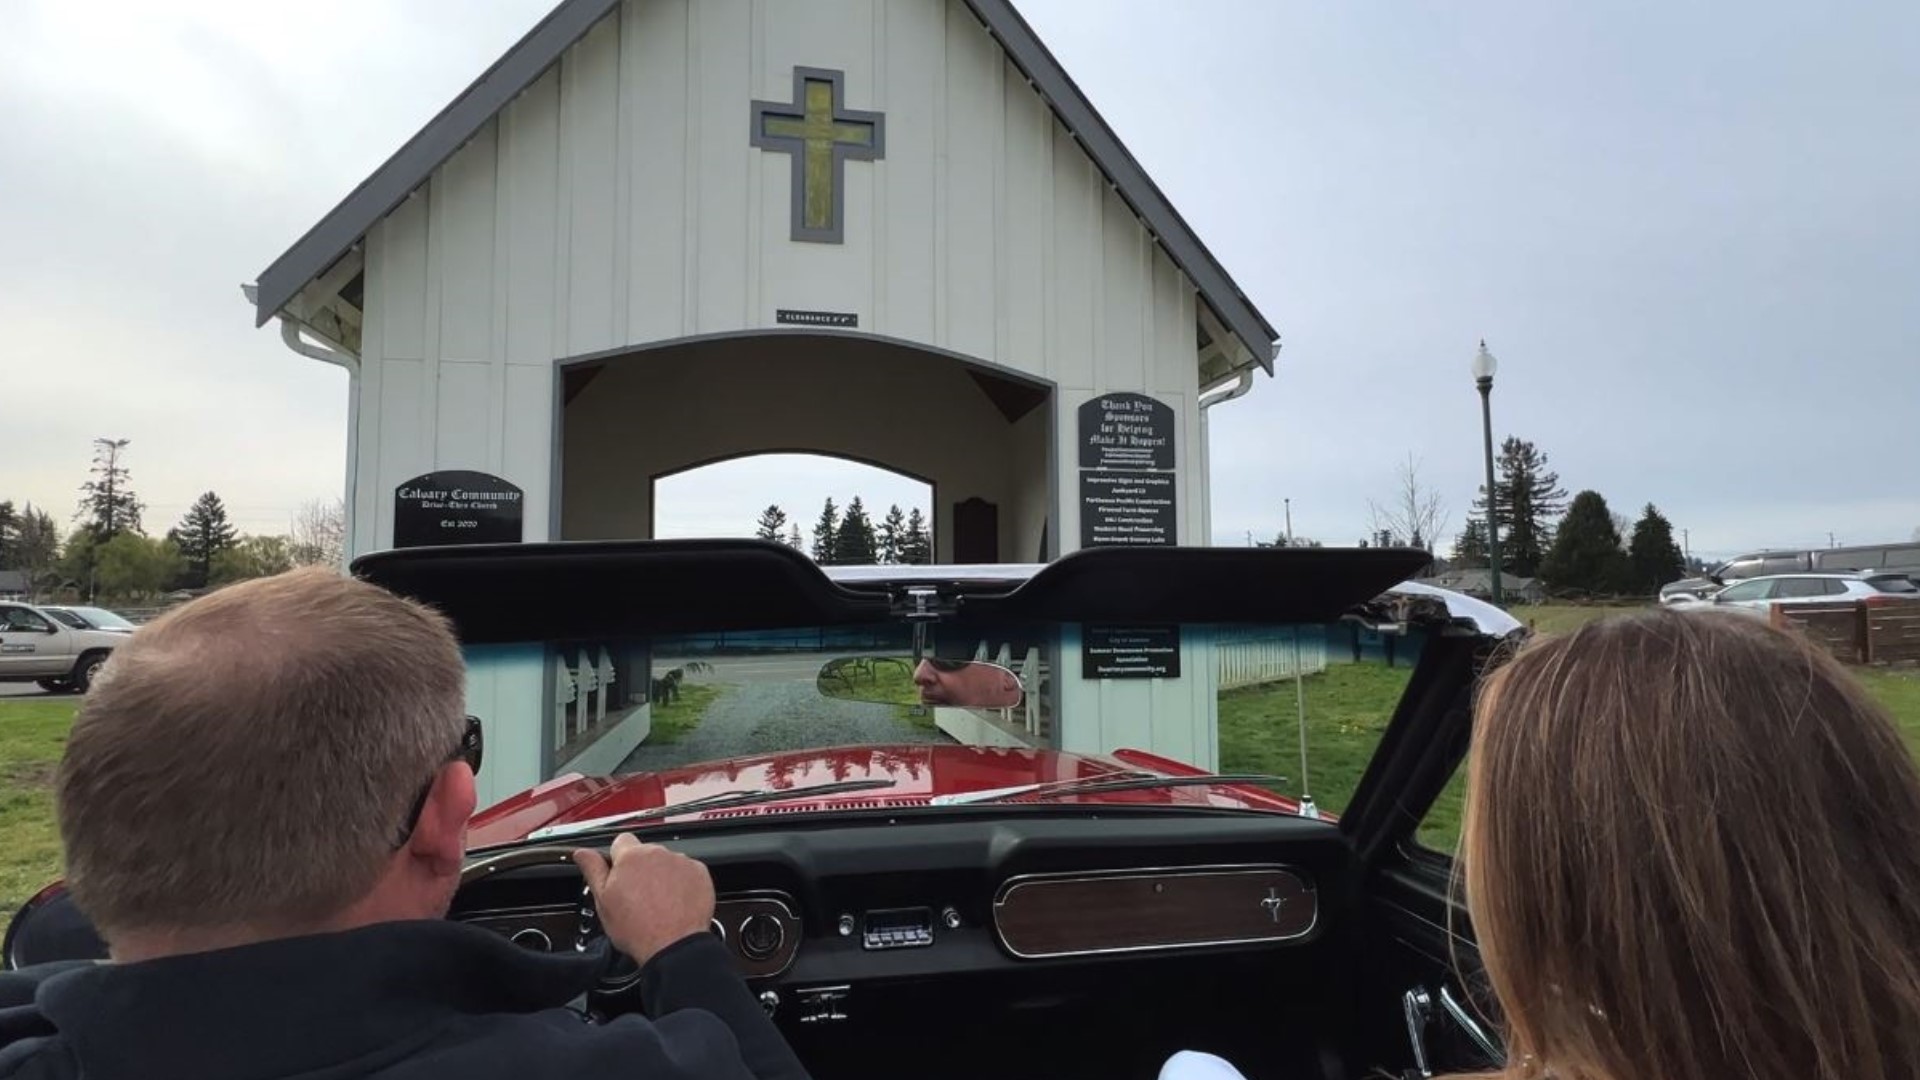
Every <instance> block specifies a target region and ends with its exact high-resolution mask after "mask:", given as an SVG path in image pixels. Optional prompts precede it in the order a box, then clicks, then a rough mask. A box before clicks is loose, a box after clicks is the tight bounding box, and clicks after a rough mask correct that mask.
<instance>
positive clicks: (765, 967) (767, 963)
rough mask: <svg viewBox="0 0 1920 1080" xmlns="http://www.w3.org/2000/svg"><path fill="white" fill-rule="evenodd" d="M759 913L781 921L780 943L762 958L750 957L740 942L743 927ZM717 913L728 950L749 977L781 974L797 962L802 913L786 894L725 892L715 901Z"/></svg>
mask: <svg viewBox="0 0 1920 1080" xmlns="http://www.w3.org/2000/svg"><path fill="white" fill-rule="evenodd" d="M756 915H766V916H770V917H772V918H773V919H774V920H776V921H777V922H779V924H780V947H779V948H777V949H775V950H774V951H773V954H772V955H771V956H768V957H766V958H765V959H761V960H755V959H753V958H752V957H749V956H748V955H747V952H746V949H745V948H743V947H742V945H741V943H740V932H741V930H742V929H743V928H744V927H745V926H746V924H747V920H749V919H751V918H753V917H755V916H756ZM713 917H714V919H715V921H717V922H719V924H720V926H721V927H722V929H723V930H724V931H725V934H726V942H727V951H728V952H730V953H732V954H733V962H734V964H736V965H737V966H738V967H739V969H740V974H741V975H742V976H744V977H746V978H749V979H764V978H767V977H768V976H771V975H778V974H780V973H781V972H783V971H785V970H787V968H789V967H791V966H792V965H793V957H794V954H795V953H797V952H799V951H800V936H801V932H802V927H801V924H800V916H799V914H798V913H797V911H796V910H795V908H794V906H793V904H792V902H791V901H789V900H787V899H786V898H785V897H784V896H771V895H769V896H743V897H737V898H736V897H726V896H723V897H721V898H720V899H719V901H717V902H716V903H715V904H714V905H713Z"/></svg>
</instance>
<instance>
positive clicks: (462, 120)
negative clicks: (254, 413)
mask: <svg viewBox="0 0 1920 1080" xmlns="http://www.w3.org/2000/svg"><path fill="white" fill-rule="evenodd" d="M962 2H963V3H965V4H966V5H967V7H968V9H969V10H971V11H972V12H973V14H974V17H975V18H977V19H979V20H980V22H981V23H982V24H983V25H984V26H985V27H986V28H987V32H988V33H989V34H991V35H992V36H993V38H994V39H995V40H996V41H998V42H999V43H1000V46H1001V48H1002V49H1004V50H1005V51H1006V54H1007V57H1008V58H1009V59H1010V60H1012V61H1013V64H1014V66H1015V67H1017V68H1019V69H1020V71H1021V73H1022V74H1023V75H1025V76H1026V77H1027V80H1028V81H1029V82H1030V83H1032V84H1033V87H1034V89H1035V90H1036V91H1037V92H1038V93H1039V94H1040V96H1041V98H1042V99H1043V100H1045V101H1046V103H1047V106H1048V108H1050V109H1052V110H1053V114H1054V116H1055V117H1057V118H1058V119H1059V121H1060V122H1061V124H1063V125H1064V126H1065V127H1066V129H1067V130H1068V131H1069V132H1071V133H1072V134H1073V135H1074V137H1075V138H1076V139H1077V140H1078V141H1079V142H1080V144H1081V146H1083V147H1084V148H1085V149H1086V151H1087V155H1088V156H1089V157H1091V158H1092V159H1093V162H1094V164H1095V165H1096V166H1098V167H1099V169H1100V171H1101V172H1102V173H1104V174H1105V175H1106V177H1107V180H1108V181H1109V182H1111V183H1112V184H1113V186H1114V188H1115V190H1116V191H1117V192H1118V194H1119V195H1120V198H1121V199H1123V200H1125V201H1126V203H1127V205H1128V206H1129V207H1131V208H1132V210H1133V212H1134V214H1135V215H1136V216H1137V217H1139V219H1140V220H1141V222H1142V223H1143V224H1145V225H1146V227H1147V231H1148V233H1149V234H1151V235H1152V237H1153V239H1154V241H1155V242H1156V243H1158V244H1159V245H1160V247H1161V248H1162V249H1164V250H1165V251H1166V252H1167V255H1168V257H1170V258H1171V259H1172V260H1173V261H1174V264H1175V265H1177V266H1179V267H1180V269H1181V271H1182V272H1183V273H1185V274H1186V275H1187V277H1188V278H1189V279H1190V280H1192V282H1193V283H1194V286H1195V288H1196V289H1198V290H1199V293H1200V298H1201V300H1202V302H1203V303H1205V304H1206V306H1207V307H1208V308H1210V309H1211V310H1212V311H1213V313H1214V316H1215V317H1216V318H1218V319H1219V320H1220V322H1221V324H1222V325H1223V326H1224V327H1225V328H1226V329H1227V330H1229V331H1230V332H1232V333H1233V335H1234V336H1235V337H1237V338H1239V339H1240V341H1241V343H1242V344H1244V345H1245V346H1246V347H1247V349H1248V350H1249V351H1251V352H1252V353H1253V356H1254V359H1255V360H1257V361H1259V363H1260V366H1261V368H1263V369H1264V370H1265V371H1266V372H1267V374H1269V375H1271V374H1273V358H1274V357H1275V356H1276V355H1278V354H1279V351H1280V345H1279V337H1280V335H1279V333H1278V332H1277V331H1275V330H1274V328H1273V325H1272V324H1271V323H1269V322H1268V321H1267V319H1266V317H1265V316H1263V315H1261V314H1260V311H1259V309H1257V308H1255V307H1254V306H1253V303H1252V301H1250V300H1248V299H1247V296H1246V294H1245V293H1244V292H1242V291H1241V290H1240V287H1239V286H1238V285H1236V284H1235V283H1234V281H1233V278H1232V277H1231V276H1230V275H1228V273H1227V271H1226V269H1225V268H1223V267H1222V266H1221V265H1220V261H1219V260H1218V259H1216V258H1214V257H1213V253H1212V252H1210V251H1208V250H1207V246H1206V245H1205V244H1203V243H1201V242H1200V238H1199V237H1198V236H1196V235H1195V234H1194V232H1193V229H1192V228H1191V227H1190V226H1189V225H1188V224H1187V223H1186V220H1185V219H1184V218H1182V217H1181V216H1180V214H1179V212H1178V211H1176V210H1175V209H1174V208H1173V204H1172V203H1170V202H1168V201H1167V197H1166V196H1165V195H1164V194H1162V193H1161V191H1160V188H1159V187H1158V186H1157V185H1155V184H1154V182H1153V180H1152V179H1151V178H1149V177H1148V176H1147V173H1146V170H1144V169H1142V168H1141V167H1140V163H1139V162H1138V161H1135V160H1134V157H1133V155H1132V154H1130V153H1128V152H1127V149H1126V147H1125V146H1122V145H1121V143H1120V139H1119V137H1118V136H1116V135H1115V134H1114V133H1113V129H1112V128H1110V127H1108V126H1107V122H1106V121H1105V120H1103V119H1102V118H1101V116H1100V114H1099V113H1098V112H1097V111H1095V109H1094V107H1093V104H1092V103H1091V102H1089V101H1088V100H1087V98H1086V95H1084V94H1082V93H1081V92H1080V88H1079V87H1078V86H1076V85H1074V82H1073V80H1072V79H1071V78H1069V77H1068V76H1067V73H1066V71H1065V70H1064V69H1063V68H1061V66H1060V62H1059V61H1058V60H1056V59H1054V56H1053V54H1052V53H1051V52H1049V51H1048V50H1047V47H1046V46H1045V45H1043V44H1042V43H1041V41H1040V39H1039V37H1038V36H1037V35H1035V34H1034V32H1033V28H1032V27H1030V26H1028V25H1027V22H1026V20H1025V19H1023V18H1021V16H1020V13H1019V12H1017V11H1015V10H1014V8H1013V4H1012V3H1011V2H1010V0H962ZM619 4H620V0H563V2H562V3H561V4H560V5H559V6H558V7H556V8H554V9H553V10H552V11H551V12H549V13H548V14H547V17H546V18H544V19H542V20H540V22H539V23H538V24H537V25H536V26H535V27H534V28H533V29H532V30H530V31H528V32H527V35H526V36H525V37H523V38H521V39H520V41H519V42H518V43H516V44H515V45H514V46H513V48H511V49H509V50H507V52H506V55H504V56H502V57H501V58H500V59H499V60H497V61H495V62H494V64H493V66H492V67H490V68H488V69H487V70H486V71H485V72H484V73H482V74H481V76H480V78H479V79H477V80H475V82H474V83H473V85H471V86H469V87H467V89H466V90H465V91H463V92H462V93H461V94H460V96H459V97H457V98H455V99H454V100H453V103H452V104H450V105H448V106H447V107H446V108H445V109H442V110H441V111H440V113H439V115H437V116H435V117H434V118H433V119H432V120H430V121H428V123H427V126H426V127H424V128H421V129H420V131H419V132H418V133H416V134H415V135H414V136H413V138H411V139H408V140H407V142H406V144H405V145H403V146H401V147H400V149H399V150H398V151H396V152H395V153H394V155H393V156H392V157H390V158H388V159H387V160H386V162H385V163H384V164H382V165H381V166H380V167H379V168H378V169H376V170H374V172H373V175H371V176H369V177H367V178H366V179H365V180H363V181H361V182H360V185H359V186H358V187H356V188H354V189H353V190H352V191H351V192H349V193H348V194H347V197H346V198H345V199H343V200H341V202H340V205H338V206H336V207H334V208H333V210H332V211H330V212H329V213H328V214H327V216H326V217H323V218H321V219H320V221H319V223H318V224H316V225H314V226H313V228H311V229H308V230H307V233H306V235H304V236H302V237H301V238H300V239H299V240H297V241H295V242H294V244H293V246H292V247H290V248H288V249H287V250H286V252H285V253H284V254H282V255H281V256H280V257H279V258H278V259H275V260H274V261H273V264H272V265H271V266H269V267H267V268H266V269H265V270H263V271H261V272H260V276H259V277H258V279H257V280H256V283H255V287H254V288H253V289H252V290H249V293H250V296H251V298H252V299H253V302H254V325H255V326H264V325H266V323H267V320H269V319H271V318H273V317H274V315H275V314H277V313H278V312H279V311H280V309H281V308H283V307H285V306H286V305H287V303H288V302H289V301H291V300H292V299H293V298H294V297H295V296H297V295H298V294H299V293H300V290H302V289H304V288H306V287H307V284H308V283H309V282H311V281H313V280H314V279H315V278H317V277H319V276H320V275H321V274H324V273H325V272H326V271H327V270H328V269H329V268H330V267H332V266H333V265H334V264H335V263H336V262H338V261H339V260H340V258H341V257H342V256H344V255H346V254H347V253H348V251H349V250H350V249H351V248H352V247H353V245H355V244H357V243H359V242H360V240H361V238H362V237H364V236H365V235H366V234H367V232H368V231H369V230H370V229H372V228H373V227H374V225H376V224H377V223H378V222H379V221H380V219H381V218H383V217H385V216H386V215H387V214H388V213H390V212H391V211H392V210H393V209H394V208H395V207H397V206H399V205H400V203H401V202H402V201H403V200H404V199H406V197H407V195H408V193H410V192H412V191H413V190H415V189H416V188H418V187H419V186H420V185H421V184H423V183H425V182H426V181H427V179H428V177H430V176H431V175H432V174H433V170H434V169H436V168H438V167H439V166H440V165H441V164H442V163H444V162H445V161H446V160H447V159H448V158H450V157H452V156H453V154H454V152H455V151H457V150H459V149H460V148H461V147H462V146H464V145H466V144H467V142H468V141H469V140H471V139H472V138H473V137H474V136H475V135H476V134H478V133H479V131H480V129H481V128H483V127H485V126H486V124H487V122H488V121H490V120H492V119H493V118H494V116H495V115H497V114H498V113H499V112H500V111H501V110H502V109H504V108H505V107H506V106H507V105H508V103H510V102H511V101H513V99H514V98H515V97H517V96H519V94H520V92H521V91H523V90H525V89H526V88H527V87H529V86H531V85H532V84H533V83H534V82H535V81H537V80H538V79H539V78H540V76H541V75H543V74H545V73H546V71H547V69H548V68H550V67H552V66H553V65H554V64H555V63H557V62H559V60H560V58H561V56H562V55H564V54H565V53H566V51H567V49H568V48H570V47H571V46H572V45H573V44H574V43H575V42H576V41H579V40H580V39H581V38H582V37H584V36H586V33H587V31H588V30H591V29H592V28H593V27H594V26H595V25H596V24H597V23H599V22H600V20H601V19H603V18H605V17H606V16H607V15H609V14H611V13H612V12H613V10H614V9H615V8H616V7H618V6H619Z"/></svg>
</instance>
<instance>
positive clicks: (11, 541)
mask: <svg viewBox="0 0 1920 1080" xmlns="http://www.w3.org/2000/svg"><path fill="white" fill-rule="evenodd" d="M19 536H20V515H19V514H18V513H16V512H15V511H14V509H13V500H11V499H8V500H6V501H5V502H0V570H11V569H14V563H15V561H16V560H17V558H18V556H16V555H15V554H14V548H15V546H16V545H18V544H19V542H20V539H19Z"/></svg>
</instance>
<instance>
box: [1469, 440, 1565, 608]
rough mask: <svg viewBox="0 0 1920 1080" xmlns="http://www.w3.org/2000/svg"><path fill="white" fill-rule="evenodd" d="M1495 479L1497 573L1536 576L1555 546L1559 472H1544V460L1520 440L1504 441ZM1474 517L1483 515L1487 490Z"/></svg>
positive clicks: (1562, 503) (1476, 502)
mask: <svg viewBox="0 0 1920 1080" xmlns="http://www.w3.org/2000/svg"><path fill="white" fill-rule="evenodd" d="M1498 466H1499V478H1498V479H1496V480H1495V481H1494V518H1495V519H1496V520H1497V522H1498V523H1499V526H1500V569H1501V570H1502V571H1503V572H1506V573H1510V574H1513V575H1514V576H1516V577H1533V576H1534V575H1536V574H1538V573H1540V563H1541V560H1543V559H1544V558H1545V557H1546V553H1547V549H1548V548H1549V547H1551V546H1552V543H1553V527H1554V521H1555V519H1557V518H1558V517H1559V516H1560V513H1561V510H1562V508H1563V507H1565V506H1566V498H1567V493H1566V491H1565V490H1564V489H1562V488H1561V487H1560V476H1559V474H1558V473H1554V472H1551V471H1549V470H1548V469H1547V455H1545V454H1543V453H1541V452H1540V451H1539V450H1538V449H1536V448H1535V447H1534V445H1533V444H1532V443H1530V442H1527V441H1526V440H1524V439H1516V438H1513V437H1512V436H1508V438H1507V440H1506V441H1505V442H1503V443H1501V444H1500V458H1499V462H1498ZM1473 508H1474V512H1475V513H1477V514H1478V515H1479V516H1480V517H1481V518H1483V519H1484V518H1485V517H1486V515H1487V489H1486V487H1485V486H1484V485H1482V486H1481V488H1480V496H1479V497H1478V498H1477V499H1475V500H1474V504H1473Z"/></svg>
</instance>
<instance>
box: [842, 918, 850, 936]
mask: <svg viewBox="0 0 1920 1080" xmlns="http://www.w3.org/2000/svg"><path fill="white" fill-rule="evenodd" d="M840 936H841V937H852V936H853V916H851V915H842V916H840Z"/></svg>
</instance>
